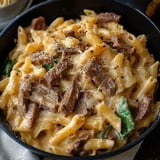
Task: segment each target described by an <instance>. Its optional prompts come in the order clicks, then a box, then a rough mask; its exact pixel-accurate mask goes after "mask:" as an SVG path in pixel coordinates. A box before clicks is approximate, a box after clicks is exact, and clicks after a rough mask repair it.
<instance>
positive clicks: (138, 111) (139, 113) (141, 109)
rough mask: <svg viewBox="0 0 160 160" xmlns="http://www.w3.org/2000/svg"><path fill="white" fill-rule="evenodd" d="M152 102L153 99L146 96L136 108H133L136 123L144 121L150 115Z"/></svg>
mask: <svg viewBox="0 0 160 160" xmlns="http://www.w3.org/2000/svg"><path fill="white" fill-rule="evenodd" d="M151 102H152V97H151V96H150V95H146V96H144V97H143V98H142V99H141V100H139V102H138V104H137V105H138V106H137V107H136V108H132V112H133V116H134V119H135V121H139V120H142V119H143V118H144V117H145V116H147V115H148V114H149V112H150V111H151V108H150V106H151Z"/></svg>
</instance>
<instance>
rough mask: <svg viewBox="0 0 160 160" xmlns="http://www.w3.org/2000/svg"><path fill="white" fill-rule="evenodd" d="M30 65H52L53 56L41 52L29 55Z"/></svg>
mask: <svg viewBox="0 0 160 160" xmlns="http://www.w3.org/2000/svg"><path fill="white" fill-rule="evenodd" d="M30 59H31V63H32V64H34V65H45V64H48V63H53V56H51V55H49V54H46V53H44V52H42V51H40V52H36V53H32V54H30Z"/></svg>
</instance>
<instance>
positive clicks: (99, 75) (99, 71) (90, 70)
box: [85, 58, 117, 96]
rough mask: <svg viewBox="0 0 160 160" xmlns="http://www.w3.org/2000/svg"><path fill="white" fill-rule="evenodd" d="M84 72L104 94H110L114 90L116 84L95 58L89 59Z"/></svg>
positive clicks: (112, 93) (113, 92)
mask: <svg viewBox="0 0 160 160" xmlns="http://www.w3.org/2000/svg"><path fill="white" fill-rule="evenodd" d="M85 71H86V74H87V75H88V76H89V77H90V78H91V79H92V81H93V82H94V83H95V84H96V85H97V87H99V88H100V89H102V92H103V93H104V94H107V95H109V96H112V95H114V94H115V92H116V88H117V87H116V84H115V82H114V80H112V78H111V77H109V76H108V75H107V73H106V71H105V70H104V69H103V68H102V66H101V65H100V64H99V63H98V60H96V58H92V59H91V60H89V61H88V62H87V64H86V66H85Z"/></svg>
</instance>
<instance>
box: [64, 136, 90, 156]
mask: <svg viewBox="0 0 160 160" xmlns="http://www.w3.org/2000/svg"><path fill="white" fill-rule="evenodd" d="M88 139H89V135H87V134H84V135H81V136H80V137H78V138H77V139H76V140H75V141H74V142H73V144H72V146H71V147H70V148H69V149H68V150H67V152H68V153H71V154H73V155H74V156H79V155H81V156H82V154H83V146H84V144H85V142H86V141H87V140H88Z"/></svg>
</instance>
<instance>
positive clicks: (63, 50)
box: [55, 45, 79, 56]
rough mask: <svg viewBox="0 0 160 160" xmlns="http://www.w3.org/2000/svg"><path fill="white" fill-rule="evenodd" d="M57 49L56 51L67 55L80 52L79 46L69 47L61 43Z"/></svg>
mask: <svg viewBox="0 0 160 160" xmlns="http://www.w3.org/2000/svg"><path fill="white" fill-rule="evenodd" d="M55 51H56V52H57V53H58V54H61V55H66V56H69V55H73V54H77V53H79V51H78V48H76V47H74V48H69V47H63V46H61V45H57V46H56V48H55Z"/></svg>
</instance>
